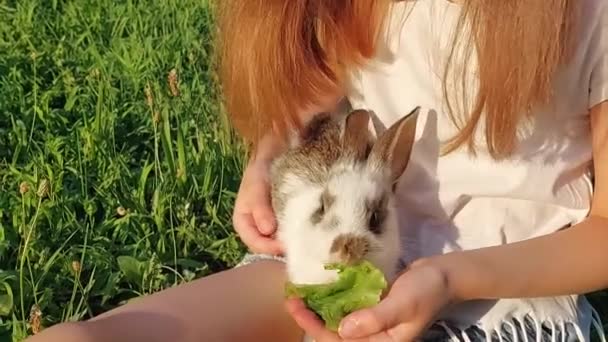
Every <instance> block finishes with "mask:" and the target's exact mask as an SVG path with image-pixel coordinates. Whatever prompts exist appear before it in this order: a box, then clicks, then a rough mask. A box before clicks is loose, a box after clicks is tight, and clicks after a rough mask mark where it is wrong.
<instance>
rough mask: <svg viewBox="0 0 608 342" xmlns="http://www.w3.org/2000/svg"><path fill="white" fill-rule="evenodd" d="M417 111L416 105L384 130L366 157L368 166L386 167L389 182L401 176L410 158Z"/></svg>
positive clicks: (418, 110)
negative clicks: (367, 157) (389, 178)
mask: <svg viewBox="0 0 608 342" xmlns="http://www.w3.org/2000/svg"><path fill="white" fill-rule="evenodd" d="M418 113H420V107H416V108H415V109H414V110H413V111H412V112H410V113H409V114H408V115H406V116H405V117H403V118H402V119H400V120H399V121H397V122H396V123H394V124H393V125H392V126H391V127H390V128H389V129H387V130H386V131H384V132H383V133H382V135H381V136H380V137H378V140H377V141H376V144H375V145H374V146H373V147H372V151H371V153H370V155H369V159H368V162H369V163H370V166H372V167H380V168H388V169H389V170H390V177H391V182H395V181H396V180H397V179H398V178H399V177H400V176H401V174H402V173H403V171H405V168H406V166H407V164H408V162H409V160H410V155H411V152H412V147H413V145H414V138H415V136H416V123H417V121H418Z"/></svg>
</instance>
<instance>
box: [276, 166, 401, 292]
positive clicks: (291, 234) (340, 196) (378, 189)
mask: <svg viewBox="0 0 608 342" xmlns="http://www.w3.org/2000/svg"><path fill="white" fill-rule="evenodd" d="M285 177H286V178H285V181H284V182H282V184H283V185H282V186H283V187H284V188H283V189H281V192H285V193H289V194H290V197H289V198H288V199H287V201H286V203H285V210H284V212H283V213H282V215H279V216H278V217H277V219H278V221H279V222H278V223H279V230H278V234H277V237H278V239H279V240H281V241H282V243H283V244H284V245H285V249H286V260H287V271H288V276H289V278H290V280H291V281H293V282H295V283H298V284H318V283H327V282H331V281H333V280H334V279H335V278H336V272H335V271H330V270H325V269H324V265H325V264H327V263H332V262H337V261H338V260H335V259H334V258H333V257H332V256H331V255H330V249H331V246H332V243H333V241H334V240H335V239H336V237H338V236H339V235H341V234H345V233H350V234H355V235H360V236H365V237H367V238H368V239H369V241H370V242H371V243H372V247H373V248H372V250H373V251H372V252H370V253H369V254H368V255H367V256H366V257H365V259H367V260H369V261H370V262H372V263H373V264H375V265H376V266H377V267H378V268H380V269H381V270H382V271H383V272H384V274H385V276H386V277H387V279H389V281H391V280H392V279H393V277H394V276H395V273H396V267H397V264H398V260H399V255H400V243H399V230H398V225H397V221H396V216H395V212H394V208H393V199H392V193H391V192H390V188H389V183H388V172H383V170H378V169H372V168H368V167H365V166H364V165H354V164H353V163H350V162H341V163H337V164H336V165H335V166H334V168H333V169H332V170H331V173H330V177H329V180H328V182H327V184H325V186H326V187H327V188H328V189H329V192H330V193H331V194H332V195H333V196H335V202H334V203H333V205H332V206H331V207H330V209H329V210H328V212H327V213H326V215H325V217H324V218H323V220H324V221H325V220H330V219H332V217H336V218H337V219H338V221H339V225H337V226H336V227H333V228H332V229H327V228H326V227H323V226H322V225H317V226H315V225H313V224H312V223H311V216H312V215H313V213H314V211H315V210H316V209H317V208H318V207H319V204H320V197H321V193H322V192H323V187H322V186H321V185H312V184H309V183H307V182H305V181H304V180H302V179H300V178H298V177H297V176H296V175H295V174H293V173H291V174H287V175H285ZM383 193H388V194H390V195H389V196H390V200H389V203H388V212H387V216H386V218H385V220H384V223H383V233H382V234H381V235H380V236H375V235H374V234H372V233H371V232H370V231H369V230H368V220H367V217H366V215H365V210H366V209H365V203H366V199H372V198H375V197H379V196H381V195H382V194H383Z"/></svg>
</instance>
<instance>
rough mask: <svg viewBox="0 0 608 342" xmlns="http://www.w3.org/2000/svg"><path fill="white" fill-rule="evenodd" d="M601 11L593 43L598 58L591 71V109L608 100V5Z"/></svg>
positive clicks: (601, 7)
mask: <svg viewBox="0 0 608 342" xmlns="http://www.w3.org/2000/svg"><path fill="white" fill-rule="evenodd" d="M604 1H605V0H602V1H600V3H601V2H604ZM600 11H601V13H600V14H599V22H598V25H597V27H596V30H595V32H594V37H593V39H592V41H591V44H593V45H592V49H594V50H595V51H596V54H595V56H596V58H594V59H593V63H594V64H593V69H592V71H591V84H590V88H589V90H590V93H589V107H593V106H595V105H598V104H600V103H601V102H604V101H607V100H608V4H606V3H603V4H601V5H600Z"/></svg>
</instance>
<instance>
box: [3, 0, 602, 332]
mask: <svg viewBox="0 0 608 342" xmlns="http://www.w3.org/2000/svg"><path fill="white" fill-rule="evenodd" d="M212 32H213V18H212V13H211V12H210V8H209V4H208V1H205V0H179V1H177V0H175V1H169V0H166V1H160V0H158V1H145V2H144V1H135V0H97V1H85V0H72V1H59V0H0V340H2V341H4V340H14V341H19V340H22V339H23V338H25V337H26V336H27V335H30V334H32V333H34V332H36V331H38V330H40V329H42V328H44V327H48V326H50V325H52V324H56V323H58V322H62V321H69V320H81V319H86V318H89V317H91V316H93V315H96V314H98V313H100V312H103V311H106V310H108V309H110V308H113V307H115V306H117V305H120V304H122V303H124V302H125V301H127V300H129V299H130V298H133V297H135V296H139V295H142V294H147V293H151V292H153V291H157V290H159V289H162V288H166V287H169V286H173V285H175V284H178V283H180V282H184V281H189V280H192V279H194V278H197V277H201V276H204V275H207V274H210V273H212V272H216V271H218V270H222V269H224V268H226V267H230V266H232V265H234V264H235V263H236V262H238V260H239V259H240V258H241V256H242V254H243V252H244V248H243V246H242V245H241V244H240V242H239V241H238V240H237V238H236V236H235V234H234V232H233V230H232V227H231V223H230V215H231V209H232V204H233V201H234V198H235V192H236V190H237V187H238V182H239V177H240V173H241V170H242V165H243V164H242V162H243V157H242V149H241V148H240V146H239V145H238V144H237V143H236V142H235V141H236V140H235V139H234V137H233V135H231V132H230V131H229V130H228V125H227V122H226V119H225V117H224V115H223V111H222V108H221V106H220V104H219V103H220V101H219V96H220V95H219V93H218V87H217V84H216V78H215V75H214V72H213V65H211V63H210V60H211V59H210V56H211V54H212V53H213V50H212V49H213V44H212ZM594 302H595V303H596V304H598V305H599V308H600V309H601V311H602V312H604V314H606V313H608V310H607V307H606V306H607V305H606V303H607V300H606V297H603V295H602V294H598V295H597V296H595V297H594Z"/></svg>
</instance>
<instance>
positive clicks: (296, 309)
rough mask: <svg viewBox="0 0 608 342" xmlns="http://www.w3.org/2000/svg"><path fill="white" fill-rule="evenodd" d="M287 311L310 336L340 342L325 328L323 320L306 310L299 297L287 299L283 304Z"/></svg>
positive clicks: (327, 341)
mask: <svg viewBox="0 0 608 342" xmlns="http://www.w3.org/2000/svg"><path fill="white" fill-rule="evenodd" d="M285 306H286V308H287V312H289V314H290V315H291V316H292V317H293V319H294V320H295V321H296V323H297V324H298V325H299V326H300V328H302V330H304V331H305V332H306V334H307V335H309V336H310V337H312V338H313V339H314V340H315V341H319V342H340V341H341V339H340V338H339V337H338V336H337V335H336V334H334V333H332V332H331V331H329V330H327V329H326V328H325V325H324V324H323V322H322V321H321V320H320V319H319V318H318V317H317V316H316V315H315V314H314V312H312V311H310V310H308V309H307V308H306V306H305V305H304V302H302V300H300V299H289V300H287V302H286V304H285Z"/></svg>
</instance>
